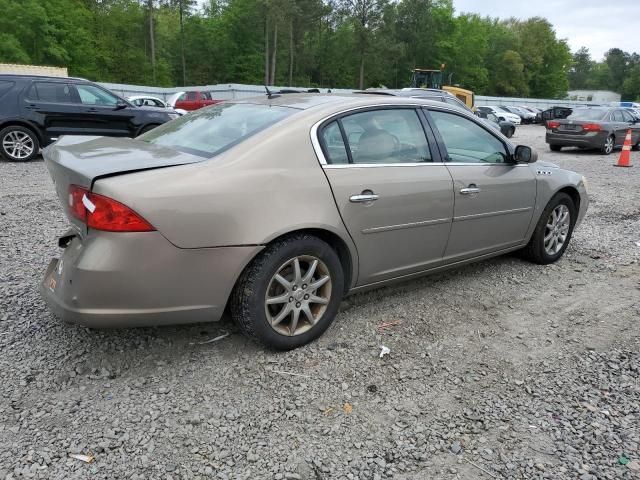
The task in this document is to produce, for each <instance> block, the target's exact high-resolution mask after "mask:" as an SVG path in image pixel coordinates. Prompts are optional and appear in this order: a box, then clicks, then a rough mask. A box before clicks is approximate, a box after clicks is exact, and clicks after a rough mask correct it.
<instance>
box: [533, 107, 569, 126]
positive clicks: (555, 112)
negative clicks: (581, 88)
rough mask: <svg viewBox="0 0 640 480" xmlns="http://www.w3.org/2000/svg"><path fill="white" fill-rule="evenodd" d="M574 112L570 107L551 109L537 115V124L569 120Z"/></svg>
mask: <svg viewBox="0 0 640 480" xmlns="http://www.w3.org/2000/svg"><path fill="white" fill-rule="evenodd" d="M572 111H573V110H572V109H570V108H568V107H551V108H549V109H547V110H545V111H543V112H540V113H538V114H537V115H536V123H541V124H543V125H544V124H545V122H547V121H548V120H555V119H556V118H567V117H568V116H569V115H571V112H572Z"/></svg>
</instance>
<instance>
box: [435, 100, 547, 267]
mask: <svg viewBox="0 0 640 480" xmlns="http://www.w3.org/2000/svg"><path fill="white" fill-rule="evenodd" d="M428 115H429V118H430V122H431V124H432V125H433V128H434V132H435V134H436V137H437V138H438V140H439V145H440V149H441V154H442V156H443V157H444V159H445V164H446V166H447V168H448V169H449V171H450V173H451V177H452V178H453V196H454V198H455V207H454V213H453V224H452V227H451V235H450V237H449V242H448V245H447V249H446V252H445V256H444V257H445V260H447V261H451V260H454V259H457V258H460V259H463V258H471V257H476V256H480V255H483V254H486V253H491V252H495V251H499V250H502V249H505V248H508V247H511V246H515V245H518V244H521V243H522V242H523V241H524V239H525V235H526V233H527V230H528V228H529V224H530V223H531V220H532V217H533V209H534V206H535V201H536V178H535V175H534V174H533V172H532V170H531V169H530V168H529V166H528V165H527V164H515V163H512V161H511V159H512V152H511V148H510V147H509V146H508V145H507V144H505V143H503V141H502V140H501V139H500V138H499V137H497V136H496V135H495V134H494V133H493V132H492V131H490V129H489V127H488V126H487V127H485V126H483V125H481V124H480V123H479V122H476V121H475V120H472V119H470V118H467V117H466V116H463V115H460V114H458V113H457V112H453V111H443V110H439V109H435V108H430V109H429V113H428Z"/></svg>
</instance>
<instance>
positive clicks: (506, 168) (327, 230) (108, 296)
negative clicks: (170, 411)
mask: <svg viewBox="0 0 640 480" xmlns="http://www.w3.org/2000/svg"><path fill="white" fill-rule="evenodd" d="M44 158H45V163H46V166H47V168H48V169H49V172H50V174H51V176H52V177H53V180H54V182H55V188H56V190H57V193H58V196H59V198H60V201H61V203H62V205H63V207H64V209H65V212H66V214H67V216H68V218H69V222H70V229H69V231H68V232H67V233H65V234H64V235H62V236H61V237H60V239H59V240H58V244H59V245H60V246H61V247H62V248H63V251H62V255H61V258H60V259H54V260H52V262H51V264H50V265H49V268H48V270H47V272H46V274H45V276H44V279H43V281H42V284H41V292H42V293H43V295H44V298H45V299H46V300H47V302H48V304H49V305H50V307H51V309H52V310H53V311H54V312H55V313H56V314H57V315H59V316H60V317H62V318H63V319H64V320H66V321H69V322H77V323H81V324H84V325H87V326H91V327H130V326H138V325H159V324H175V323H188V322H201V321H215V320H218V319H220V317H221V316H222V314H223V312H225V311H227V310H228V311H229V312H230V313H231V316H232V317H233V318H234V319H235V321H236V322H237V323H238V324H239V325H240V327H241V328H242V330H243V331H244V332H245V333H246V334H247V335H248V336H250V337H252V338H255V339H257V340H259V341H260V342H262V343H264V344H265V345H267V346H269V347H271V348H275V349H291V348H295V347H298V346H300V345H303V344H305V343H307V342H310V341H312V340H314V339H315V338H317V337H318V336H319V335H321V334H322V333H323V332H324V331H325V330H326V329H327V328H328V327H329V325H330V324H331V322H332V321H333V320H334V318H335V317H336V314H337V312H338V306H339V304H340V302H341V300H342V298H343V297H344V296H345V295H347V294H348V293H353V292H358V291H362V290H365V289H369V288H375V287H379V286H382V285H386V284H389V283H390V282H396V281H401V280H404V281H406V280H410V279H412V278H415V277H418V276H421V275H424V274H429V273H432V272H437V271H441V270H443V269H445V268H449V267H454V266H459V265H463V264H466V263H469V262H474V261H478V260H482V259H486V258H489V257H493V256H496V255H501V254H504V253H507V252H511V251H514V250H520V251H521V252H522V254H523V255H524V256H525V257H526V258H528V259H530V260H532V261H533V262H535V263H539V264H547V263H551V262H555V261H556V260H558V259H559V258H560V257H561V256H562V254H563V253H564V251H565V249H566V248H567V245H568V244H569V241H570V239H571V234H572V231H573V229H574V228H575V227H576V226H577V225H578V224H579V223H580V221H581V220H582V218H583V217H584V215H585V212H586V210H587V206H588V203H589V199H588V196H587V191H586V182H585V179H584V178H583V177H582V176H581V175H579V174H576V173H574V172H571V171H567V170H562V169H560V168H558V167H557V166H556V165H553V164H550V163H545V162H542V161H539V162H536V160H537V154H536V153H535V152H534V151H532V150H531V148H529V147H527V146H518V147H514V146H513V145H512V144H511V143H510V142H509V141H508V140H507V139H506V138H505V137H503V136H502V135H501V134H500V133H499V132H497V131H495V130H494V129H492V128H490V127H489V126H487V125H486V124H484V123H483V122H482V120H480V119H478V118H476V117H475V116H474V115H472V114H471V113H468V112H465V111H462V110H461V109H458V108H453V107H450V106H448V105H447V104H444V103H442V102H433V101H429V100H422V99H415V98H402V97H384V98H381V97H378V96H374V95H337V94H326V95H323V94H286V95H285V94H282V95H270V96H268V97H265V98H254V99H248V100H244V101H236V102H226V103H223V104H219V105H215V106H212V107H209V108H205V109H202V110H200V111H197V112H194V113H193V114H190V115H187V116H185V117H182V118H180V119H177V120H174V121H172V122H169V123H167V124H165V125H162V126H160V127H158V128H156V129H154V130H152V131H151V132H149V133H147V134H145V135H142V136H141V137H138V138H137V139H121V138H104V137H63V138H61V139H60V140H59V141H58V142H57V143H56V144H54V145H52V146H50V147H48V148H47V149H46V150H45V151H44Z"/></svg>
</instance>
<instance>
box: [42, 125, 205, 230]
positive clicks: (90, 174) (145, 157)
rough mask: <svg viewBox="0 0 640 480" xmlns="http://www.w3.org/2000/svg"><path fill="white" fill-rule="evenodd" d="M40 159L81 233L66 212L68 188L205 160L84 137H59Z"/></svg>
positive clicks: (142, 144)
mask: <svg viewBox="0 0 640 480" xmlns="http://www.w3.org/2000/svg"><path fill="white" fill-rule="evenodd" d="M42 156H43V157H44V162H45V165H46V166H47V170H49V175H51V178H52V179H53V183H54V186H55V189H56V193H57V195H58V198H59V199H60V202H61V203H62V206H63V209H64V212H65V214H66V216H67V218H69V221H70V222H71V224H72V225H73V227H74V228H75V229H76V230H77V231H78V232H80V233H82V234H84V233H85V232H86V225H84V224H83V223H82V222H81V221H80V220H78V219H77V218H75V217H73V216H72V215H70V213H69V186H70V185H79V186H81V187H85V188H87V189H89V190H91V187H92V186H93V182H94V181H95V180H96V179H98V178H102V177H109V176H113V175H123V174H127V173H133V172H139V171H141V170H150V169H155V168H164V167H172V166H177V165H186V164H188V163H196V162H201V161H203V160H206V159H205V158H203V157H198V156H195V155H189V154H187V153H182V152H178V151H176V150H174V149H172V148H169V147H165V146H161V145H153V144H150V143H147V142H143V141H140V140H134V139H131V138H114V137H87V136H64V137H61V138H60V139H59V140H58V141H57V142H56V143H54V144H53V145H51V146H49V147H47V148H45V149H44V150H43V152H42Z"/></svg>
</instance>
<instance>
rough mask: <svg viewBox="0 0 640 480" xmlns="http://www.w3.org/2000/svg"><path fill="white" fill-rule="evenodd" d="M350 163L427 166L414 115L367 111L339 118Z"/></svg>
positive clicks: (426, 148)
mask: <svg viewBox="0 0 640 480" xmlns="http://www.w3.org/2000/svg"><path fill="white" fill-rule="evenodd" d="M340 122H341V123H342V126H343V128H344V132H345V135H346V137H347V143H348V146H349V149H350V153H351V159H352V161H353V163H391V164H393V163H418V162H431V161H432V157H431V152H430V150H429V144H428V143H427V138H426V136H425V133H424V130H423V128H422V124H421V123H420V118H419V117H418V113H417V112H416V111H415V110H413V109H384V110H369V111H366V112H361V113H354V114H352V115H348V116H346V117H343V118H342V119H341V120H340Z"/></svg>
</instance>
